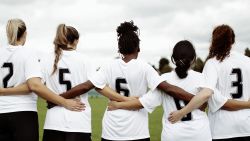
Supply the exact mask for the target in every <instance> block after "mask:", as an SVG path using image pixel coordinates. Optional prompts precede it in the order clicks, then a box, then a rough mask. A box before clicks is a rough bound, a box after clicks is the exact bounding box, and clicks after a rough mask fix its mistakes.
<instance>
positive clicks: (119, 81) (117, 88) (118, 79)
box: [115, 78, 129, 97]
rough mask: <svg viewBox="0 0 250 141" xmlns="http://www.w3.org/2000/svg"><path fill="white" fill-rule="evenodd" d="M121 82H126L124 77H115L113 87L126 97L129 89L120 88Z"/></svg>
mask: <svg viewBox="0 0 250 141" xmlns="http://www.w3.org/2000/svg"><path fill="white" fill-rule="evenodd" d="M121 84H127V81H126V79H124V78H117V79H116V80H115V89H116V92H118V93H121V92H123V93H124V96H127V97H128V96H129V90H128V89H126V88H122V87H121Z"/></svg>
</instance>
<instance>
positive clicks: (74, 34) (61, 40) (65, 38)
mask: <svg viewBox="0 0 250 141" xmlns="http://www.w3.org/2000/svg"><path fill="white" fill-rule="evenodd" d="M78 39H79V33H78V31H77V30H76V29H75V28H74V27H72V26H66V25H65V24H60V25H59V26H58V27H57V32H56V37H55V40H54V45H55V60H54V66H53V72H52V74H54V73H55V72H56V70H57V64H58V62H59V60H60V57H61V54H62V50H69V49H72V48H69V47H68V45H71V44H73V43H74V41H75V40H78Z"/></svg>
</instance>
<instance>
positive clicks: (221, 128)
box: [204, 52, 250, 139]
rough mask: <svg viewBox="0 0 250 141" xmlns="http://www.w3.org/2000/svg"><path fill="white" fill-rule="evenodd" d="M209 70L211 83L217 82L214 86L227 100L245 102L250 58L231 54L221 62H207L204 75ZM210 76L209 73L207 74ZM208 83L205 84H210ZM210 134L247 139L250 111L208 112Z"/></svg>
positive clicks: (247, 95) (216, 136)
mask: <svg viewBox="0 0 250 141" xmlns="http://www.w3.org/2000/svg"><path fill="white" fill-rule="evenodd" d="M211 67H213V68H214V73H213V75H210V76H206V77H210V78H208V80H209V79H210V80H211V81H210V82H212V81H216V83H214V82H212V83H214V84H216V85H215V86H212V87H215V88H216V89H218V90H219V91H220V93H221V94H222V95H223V96H224V97H226V98H228V99H236V100H242V101H248V100H249V98H250V95H249V92H250V59H249V58H248V57H246V56H243V55H242V54H239V53H235V52H232V53H231V54H230V56H229V57H227V58H226V59H225V60H224V61H223V62H219V61H218V60H216V59H214V58H213V59H210V60H209V61H208V62H207V64H206V66H205V68H204V73H205V74H209V73H206V72H209V71H210V70H211ZM210 74H211V72H210ZM216 78H217V79H216ZM212 79H214V80H212ZM210 82H208V83H210ZM209 117H210V121H211V122H210V123H211V131H212V135H213V138H214V139H220V138H230V137H239V136H246V135H248V136H250V129H249V126H250V118H249V117H250V110H249V109H244V110H238V111H226V110H219V111H217V112H215V113H211V112H210V113H209Z"/></svg>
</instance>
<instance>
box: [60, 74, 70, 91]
mask: <svg viewBox="0 0 250 141" xmlns="http://www.w3.org/2000/svg"><path fill="white" fill-rule="evenodd" d="M65 73H70V72H69V69H59V83H60V84H62V85H66V87H67V91H68V90H70V89H71V82H70V81H69V80H64V74H65Z"/></svg>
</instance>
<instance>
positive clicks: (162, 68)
mask: <svg viewBox="0 0 250 141" xmlns="http://www.w3.org/2000/svg"><path fill="white" fill-rule="evenodd" d="M245 55H246V56H248V57H250V49H249V48H246V49H245ZM204 65H205V62H204V61H203V60H202V59H201V58H200V57H197V59H196V61H195V64H194V65H193V67H192V69H193V70H194V71H197V72H202V70H203V67H204ZM154 68H155V67H154ZM155 69H156V68H155ZM156 70H157V71H158V72H159V74H163V73H167V72H171V71H172V70H173V68H172V67H171V66H170V62H169V60H168V59H167V58H164V57H162V58H161V59H160V61H159V68H158V69H156Z"/></svg>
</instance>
